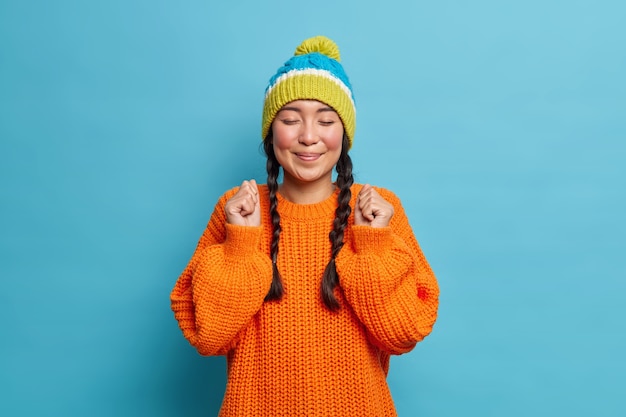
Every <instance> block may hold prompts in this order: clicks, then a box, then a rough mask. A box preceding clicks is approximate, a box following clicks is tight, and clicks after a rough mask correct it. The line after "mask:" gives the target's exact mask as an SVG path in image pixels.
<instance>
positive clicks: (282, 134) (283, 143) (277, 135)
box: [272, 126, 293, 152]
mask: <svg viewBox="0 0 626 417" xmlns="http://www.w3.org/2000/svg"><path fill="white" fill-rule="evenodd" d="M272 142H273V143H274V152H279V151H280V150H286V149H289V147H290V146H291V144H292V142H293V140H292V139H291V137H290V135H289V132H288V131H287V129H282V128H280V127H274V126H272Z"/></svg>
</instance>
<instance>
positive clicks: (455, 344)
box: [0, 0, 626, 417]
mask: <svg viewBox="0 0 626 417" xmlns="http://www.w3.org/2000/svg"><path fill="white" fill-rule="evenodd" d="M624 4H625V3H624V2H621V1H617V0H616V1H608V0H596V1H591V0H582V1H577V0H573V1H550V0H548V1H545V0H544V1H538V0H527V1H524V2H508V1H496V0H493V1H488V0H476V1H473V2H463V1H449V0H442V1H438V2H424V1H386V2H382V3H381V2H373V1H372V2H364V1H343V2H337V5H333V6H331V5H330V4H325V3H307V4H302V3H293V2H288V1H277V0H274V1H265V2H257V1H237V2H230V5H226V2H208V1H202V2H201V1H187V2H173V1H163V0H156V1H155V0H152V1H121V0H111V1H108V2H84V1H70V0H58V1H54V2H45V1H27V0H24V1H17V0H9V1H7V0H2V1H1V2H0V204H1V205H0V210H1V215H0V257H1V258H0V259H1V263H0V279H1V285H2V288H1V290H0V306H1V309H2V310H1V311H2V314H0V326H1V328H2V341H1V342H0V414H1V415H5V416H13V415H20V416H94V417H98V416H113V415H115V416H181V415H185V416H210V415H215V414H216V413H217V410H218V409H219V404H220V400H221V397H222V394H223V390H224V384H225V371H226V370H225V364H224V359H223V358H202V357H200V356H199V355H197V354H196V353H195V351H194V350H193V349H192V348H191V347H190V346H189V345H188V344H187V342H186V341H185V340H184V339H183V338H182V336H181V334H180V331H179V330H178V327H177V325H176V323H175V321H174V319H173V315H172V313H171V311H170V309H169V299H168V297H169V292H170V290H171V288H172V286H173V285H174V282H175V280H176V278H177V277H178V275H179V273H180V272H181V271H182V269H183V268H184V266H185V265H186V263H187V261H188V260H189V257H190V256H191V253H192V252H193V250H194V248H195V245H196V242H197V239H198V238H199V236H200V234H201V232H202V230H203V228H204V226H205V224H206V222H207V220H208V217H209V215H210V213H211V211H212V209H213V205H214V203H215V201H216V200H217V198H218V197H219V196H220V195H221V194H222V192H223V191H225V190H226V189H228V188H231V187H233V186H235V185H238V184H239V183H240V182H241V181H242V180H243V179H247V178H257V179H258V180H260V181H261V182H264V181H265V173H264V158H263V156H262V155H261V152H260V150H259V143H260V133H259V131H260V117H261V106H262V98H263V97H262V95H263V90H264V88H265V85H266V83H267V81H268V79H269V78H270V76H271V75H273V74H274V72H275V71H276V69H277V68H278V67H279V66H280V65H281V64H282V63H283V62H284V61H285V60H287V59H288V58H289V57H290V56H291V54H292V52H293V50H294V49H295V47H296V46H297V45H298V44H299V43H300V41H301V40H303V39H305V38H307V37H310V36H313V35H317V34H325V35H327V36H329V37H331V38H333V39H334V40H335V41H336V42H337V43H338V44H339V47H340V49H341V52H342V61H343V63H344V66H345V69H346V71H347V73H348V74H349V76H350V78H351V81H352V83H353V85H354V88H355V94H356V99H357V105H358V124H357V133H356V138H355V145H354V148H353V152H352V156H353V159H354V163H355V167H356V176H357V180H358V181H359V182H369V183H372V184H375V185H380V186H384V187H386V188H390V189H392V190H393V191H395V192H396V193H397V194H398V195H399V196H400V197H401V198H402V200H403V202H404V205H405V208H406V210H407V212H408V214H409V216H410V219H411V222H412V224H413V226H414V229H415V233H416V235H417V237H418V240H419V241H420V243H421V245H422V247H423V249H424V252H425V253H426V255H427V257H428V259H429V261H430V262H431V264H432V267H433V268H434V270H435V272H436V274H437V276H438V279H439V281H440V285H441V291H442V292H441V308H440V319H439V321H438V323H437V325H436V327H435V331H434V333H433V334H432V335H431V336H430V337H429V338H427V339H426V340H425V341H424V342H423V343H422V344H420V345H418V347H417V348H416V349H415V350H414V351H413V352H411V353H410V354H408V355H404V356H402V357H397V358H393V359H392V364H391V365H392V368H391V372H390V375H389V384H390V386H391V390H392V394H393V396H394V398H395V401H396V403H397V408H398V412H399V414H400V416H459V415H465V416H530V415H532V416H555V415H568V416H587V415H594V416H624V415H626V399H625V397H626V396H625V395H624V394H626V380H625V375H626V363H625V359H624V352H626V328H625V327H626V326H625V324H624V319H625V317H626V308H625V301H626V300H625V298H626V297H625V296H624V294H625V292H626V284H625V279H624V278H625V276H626V268H625V266H624V263H625V262H624V261H625V258H624V249H625V248H626V245H625V238H624V236H625V234H626V222H625V221H624V213H626V196H625V194H626V193H625V189H626V187H625V185H626V184H625V183H626V181H625V179H626V169H625V165H626V164H625V160H626V158H625V157H626V145H625V139H626V81H625V80H626V77H625V74H626V47H625V45H626V30H625V29H624V18H625V16H626V6H625V5H624Z"/></svg>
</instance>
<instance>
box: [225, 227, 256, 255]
mask: <svg viewBox="0 0 626 417" xmlns="http://www.w3.org/2000/svg"><path fill="white" fill-rule="evenodd" d="M262 230H263V228H262V227H261V226H258V227H255V226H238V225H234V224H228V223H227V224H226V240H225V241H224V254H225V255H226V256H234V257H239V256H247V255H252V254H253V253H255V252H256V251H258V250H259V242H260V240H261V232H262Z"/></svg>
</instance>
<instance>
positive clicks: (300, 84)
mask: <svg viewBox="0 0 626 417" xmlns="http://www.w3.org/2000/svg"><path fill="white" fill-rule="evenodd" d="M339 61H340V55H339V48H338V47H337V45H336V44H335V43H334V42H333V41H332V40H330V39H328V38H326V37H324V36H316V37H313V38H310V39H307V40H305V41H304V42H302V44H300V45H299V46H298V47H297V48H296V51H295V54H294V56H293V57H292V58H291V59H289V60H288V61H287V62H285V64H284V65H283V66H282V67H280V68H279V69H278V71H277V72H276V74H275V75H274V76H272V78H270V81H269V83H268V86H267V88H266V89H265V102H264V104H263V118H262V126H261V137H262V138H263V139H265V137H266V136H267V134H268V132H269V129H270V126H271V124H272V121H273V120H274V117H275V116H276V113H278V111H279V110H280V109H281V108H282V107H283V106H284V105H285V104H287V103H289V102H292V101H294V100H317V101H321V102H322V103H325V104H327V105H329V106H330V107H332V108H333V109H334V110H335V111H336V112H337V114H338V115H339V117H340V118H341V121H342V123H343V127H344V129H345V132H346V136H348V140H349V142H350V146H352V140H353V138H354V131H355V129H356V107H355V105H354V95H353V93H352V85H351V84H350V81H349V80H348V76H347V75H346V73H345V71H344V69H343V66H342V65H341V64H340V63H339Z"/></svg>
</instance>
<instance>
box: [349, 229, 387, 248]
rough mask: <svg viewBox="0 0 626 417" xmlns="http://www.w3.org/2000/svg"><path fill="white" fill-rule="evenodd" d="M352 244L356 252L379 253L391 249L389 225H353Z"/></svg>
mask: <svg viewBox="0 0 626 417" xmlns="http://www.w3.org/2000/svg"><path fill="white" fill-rule="evenodd" d="M352 236H353V237H354V240H353V246H354V251H355V252H356V253H372V252H373V253H381V252H384V251H387V250H389V249H391V245H392V243H393V233H392V230H391V227H371V226H353V227H352Z"/></svg>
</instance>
